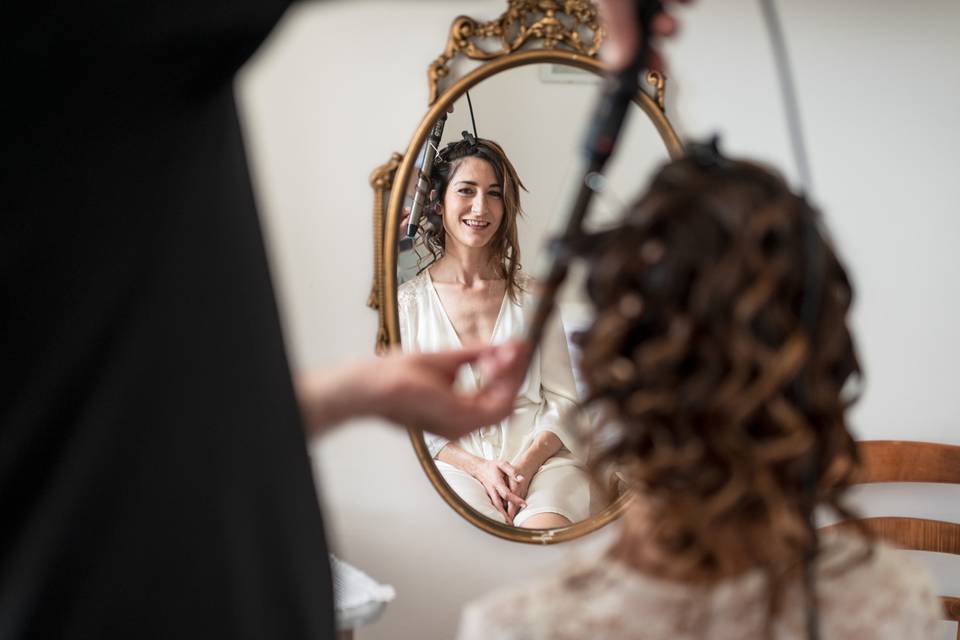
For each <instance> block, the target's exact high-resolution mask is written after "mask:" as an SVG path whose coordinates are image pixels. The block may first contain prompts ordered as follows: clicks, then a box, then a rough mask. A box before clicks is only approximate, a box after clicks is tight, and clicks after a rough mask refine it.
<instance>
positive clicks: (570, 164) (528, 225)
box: [397, 64, 669, 529]
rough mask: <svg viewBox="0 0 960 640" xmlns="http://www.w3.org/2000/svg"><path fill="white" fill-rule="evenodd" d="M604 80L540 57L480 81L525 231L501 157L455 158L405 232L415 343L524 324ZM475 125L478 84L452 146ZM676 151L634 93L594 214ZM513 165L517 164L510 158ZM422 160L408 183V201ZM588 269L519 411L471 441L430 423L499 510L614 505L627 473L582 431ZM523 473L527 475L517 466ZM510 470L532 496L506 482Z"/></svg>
mask: <svg viewBox="0 0 960 640" xmlns="http://www.w3.org/2000/svg"><path fill="white" fill-rule="evenodd" d="M599 82H600V78H599V76H597V75H595V74H593V73H591V72H588V71H583V70H580V69H578V68H575V67H569V66H565V65H560V64H534V65H528V66H523V67H517V68H513V69H509V70H507V71H504V72H501V73H498V74H496V75H494V76H491V77H490V78H487V79H486V80H484V81H482V82H480V83H479V84H477V85H475V86H474V87H472V88H471V89H470V90H469V98H470V102H472V105H473V114H474V118H475V122H476V133H477V135H478V137H479V138H481V139H489V140H492V141H494V142H496V143H497V144H498V145H499V146H500V147H501V148H502V150H503V152H504V154H505V156H506V158H507V159H508V160H509V164H510V165H512V166H513V168H514V169H515V171H516V175H517V176H518V177H519V180H520V182H522V184H523V186H524V187H525V190H520V191H519V204H520V208H521V209H522V215H519V216H516V218H515V219H516V239H515V242H509V234H506V235H507V236H508V238H507V240H508V241H503V240H499V239H498V238H499V237H500V236H498V232H500V231H501V226H504V225H507V227H505V228H508V225H509V219H510V218H511V217H513V216H512V214H511V211H513V209H514V207H513V206H512V205H511V201H512V199H511V197H510V195H509V187H507V188H506V189H505V188H504V187H505V186H506V185H504V179H502V178H499V177H498V175H497V173H498V170H497V169H495V168H493V167H492V166H491V163H490V162H489V161H487V160H484V159H483V158H482V157H479V158H478V157H468V158H466V159H463V160H459V161H457V160H456V159H454V160H453V161H450V162H446V163H445V164H446V165H447V166H448V167H449V175H448V182H447V185H446V186H445V188H441V191H442V193H439V192H438V191H437V189H432V191H433V197H432V198H431V200H433V201H434V203H436V204H439V206H437V207H436V209H431V208H430V207H428V208H427V210H426V211H425V213H424V215H423V216H422V220H421V225H420V233H419V234H418V236H417V238H416V240H414V241H413V243H412V246H410V245H409V243H406V244H404V243H402V244H401V247H400V250H399V251H398V259H397V269H398V273H397V281H398V284H399V291H398V307H397V308H398V314H399V315H398V318H399V324H400V331H401V344H402V347H403V349H404V350H405V351H436V350H441V349H448V348H457V347H461V346H471V345H474V344H478V343H480V344H482V343H486V342H488V341H489V342H492V343H499V342H503V341H506V340H507V339H510V338H514V337H520V336H522V335H523V334H524V330H525V324H526V322H527V320H528V318H529V316H530V315H532V312H533V307H534V306H535V302H536V284H535V282H536V277H537V275H538V274H539V273H543V272H544V271H545V270H546V268H547V267H548V266H549V260H548V257H549V251H548V248H547V247H548V240H549V238H551V237H554V236H556V235H557V233H558V232H559V230H560V229H561V228H562V226H563V224H564V216H565V215H566V211H567V210H568V209H569V207H570V206H571V202H572V198H573V196H574V194H575V193H576V189H577V187H578V184H577V183H576V181H577V180H579V179H580V175H579V174H580V173H581V172H582V167H581V161H582V160H581V159H582V157H583V154H582V151H581V148H582V144H583V137H584V134H585V126H586V123H587V122H588V119H589V117H590V114H591V113H592V111H593V108H594V107H595V101H596V99H597V92H598V84H599ZM463 131H467V132H470V133H472V132H473V125H472V123H471V114H470V108H469V106H468V99H467V96H466V95H464V96H461V97H460V98H459V99H458V100H457V101H456V102H455V103H454V108H453V112H452V113H450V114H449V115H448V118H447V122H446V125H445V127H444V133H443V139H442V143H441V144H440V145H439V148H440V149H441V150H442V149H444V148H445V147H446V145H447V144H448V143H450V142H455V141H459V140H463V135H462V132H463ZM461 146H462V145H461ZM431 153H434V154H436V150H431ZM420 157H422V152H421V156H420ZM442 157H451V158H452V157H454V155H453V154H452V153H448V154H446V155H445V156H442ZM434 158H437V156H436V155H434ZM668 158H669V154H668V152H667V147H666V145H665V144H664V142H663V140H662V139H661V137H660V134H659V133H658V131H657V129H656V128H655V127H654V125H653V123H652V121H651V120H650V119H649V118H648V117H647V115H646V114H645V113H644V112H643V111H642V110H641V109H640V108H639V107H637V106H634V107H633V109H632V112H631V114H630V116H629V119H628V121H627V125H626V128H625V131H624V132H623V134H622V135H621V138H620V141H619V143H618V148H617V151H616V155H615V156H614V158H613V159H612V160H611V162H610V163H609V165H608V168H607V171H606V180H605V184H604V186H603V190H602V193H600V194H599V195H597V196H596V197H595V198H594V201H593V204H592V206H591V211H590V213H589V217H588V224H587V226H588V228H591V229H597V228H602V227H603V226H605V225H609V224H610V223H611V222H613V221H615V220H616V219H617V218H618V217H619V216H620V215H621V213H622V210H623V208H624V207H625V206H626V205H627V204H628V203H629V202H630V201H631V199H632V198H633V196H634V195H635V194H637V193H638V192H639V191H640V190H641V189H642V188H643V187H644V186H645V184H646V182H647V180H648V179H649V177H650V176H651V175H652V173H653V171H654V170H655V169H656V168H657V167H658V166H659V165H661V164H662V163H663V162H664V161H666V160H667V159H668ZM438 163H439V164H444V163H443V161H442V159H441V160H440V161H438ZM418 164H419V157H418ZM499 172H500V173H501V174H506V175H509V170H508V169H505V168H503V167H502V166H501V168H500V169H499ZM416 173H417V172H414V176H413V178H412V179H411V183H410V184H409V185H407V198H406V205H407V206H408V207H409V206H410V204H411V202H412V200H413V195H414V192H415V186H416V185H415V182H416V178H417V176H416ZM434 175H435V176H436V175H437V171H436V168H435V170H434ZM507 182H509V181H507ZM432 186H433V187H436V186H438V185H437V184H434V185H432ZM431 214H432V215H431ZM404 228H405V227H404ZM501 235H503V234H501ZM399 236H400V237H402V236H403V232H401V233H400V234H399ZM441 237H442V239H440V240H438V238H441ZM430 238H433V240H432V241H431V240H430ZM498 243H503V244H502V245H501V244H498ZM504 245H505V246H507V247H512V249H511V251H514V252H515V253H516V254H517V257H518V262H519V265H520V267H519V269H518V271H517V272H516V274H515V276H514V277H513V278H512V284H513V286H510V285H509V284H508V283H510V282H511V278H510V277H509V276H508V272H509V269H508V268H505V267H499V268H498V266H497V265H503V264H507V265H508V264H509V260H506V262H505V259H504V256H503V253H504V251H503V250H501V251H500V252H497V250H496V249H495V248H494V247H496V246H504ZM494 255H495V256H497V257H491V256H494ZM507 255H512V254H510V253H507ZM505 272H507V273H506V274H505ZM504 275H507V276H508V277H504ZM575 280H576V278H572V279H568V284H567V286H565V287H564V291H563V293H562V294H561V296H560V304H559V311H560V313H559V314H555V317H554V320H553V322H552V323H551V324H552V326H551V327H549V328H548V333H547V335H546V337H545V339H544V342H543V343H542V345H541V349H540V350H539V353H538V354H537V355H536V356H535V357H534V362H533V364H532V366H531V369H530V371H529V372H528V374H527V378H526V380H525V382H524V384H523V386H522V387H521V390H520V394H519V396H518V398H517V402H516V407H515V410H514V413H513V415H512V416H511V417H509V418H508V419H506V420H504V421H503V422H502V423H501V424H498V425H485V426H482V427H481V428H479V429H478V430H477V431H476V432H474V433H472V434H470V435H468V436H466V437H464V438H462V439H460V440H459V441H457V442H447V441H446V440H443V439H442V438H439V437H436V436H432V435H430V434H425V436H424V437H425V441H426V445H427V447H428V449H429V452H430V455H431V456H433V463H434V464H435V465H436V467H437V469H438V471H439V472H440V474H441V475H442V476H443V478H444V479H445V481H446V482H447V484H448V485H449V487H450V488H451V489H452V490H453V491H454V492H456V493H457V495H459V496H460V497H461V498H462V499H463V500H464V501H465V502H466V503H467V504H469V505H470V506H471V507H472V508H473V509H474V510H476V511H477V512H478V513H480V514H481V515H483V516H485V517H487V518H490V519H491V520H493V521H495V522H500V523H503V524H507V525H512V526H517V527H524V528H536V529H541V528H556V527H561V526H567V525H569V524H573V523H576V522H579V521H582V520H584V519H587V518H590V517H591V516H593V515H596V514H598V513H600V512H601V511H603V510H604V508H606V507H607V505H608V504H609V503H610V501H611V500H612V499H613V498H615V497H616V495H617V491H616V487H617V485H618V483H617V479H616V474H614V473H609V474H606V475H605V476H604V477H601V478H600V479H599V482H594V481H591V480H590V475H589V474H588V472H587V470H586V464H585V463H586V459H587V456H588V455H589V452H588V451H586V450H585V447H584V446H583V445H582V444H580V438H579V435H580V434H581V433H582V430H583V429H584V428H588V427H589V425H590V424H591V420H592V417H591V416H590V415H588V414H587V412H585V411H583V410H582V409H580V407H579V403H580V401H581V400H582V399H583V397H584V388H583V385H582V382H581V379H580V376H579V375H578V370H577V350H576V347H575V345H574V343H573V342H572V340H571V337H572V336H573V334H574V333H575V332H576V331H578V330H579V329H581V328H583V327H584V326H586V325H587V324H588V323H589V322H590V319H591V318H590V311H589V305H587V304H586V302H585V301H584V300H583V299H582V294H580V293H579V292H581V291H582V287H580V286H576V283H575ZM481 375H482V372H480V371H476V370H474V369H473V368H471V367H464V369H463V370H461V371H460V373H459V376H458V384H460V385H462V386H463V387H464V388H475V387H476V386H478V385H480V384H482V380H481ZM504 463H507V464H504ZM507 465H510V466H507ZM512 469H516V473H514V475H511V473H512V471H511V470H512ZM516 474H519V475H520V476H522V477H523V479H521V480H519V481H518V480H516V477H515V475H516ZM498 484H500V485H501V486H505V487H507V488H508V489H510V490H511V491H512V493H513V494H514V495H516V496H517V497H518V498H520V499H522V503H519V504H517V503H518V502H519V501H518V500H516V499H514V498H513V497H512V496H507V498H506V499H504V497H503V496H502V495H498V489H497V488H496V485H498ZM512 504H513V506H511V505H512Z"/></svg>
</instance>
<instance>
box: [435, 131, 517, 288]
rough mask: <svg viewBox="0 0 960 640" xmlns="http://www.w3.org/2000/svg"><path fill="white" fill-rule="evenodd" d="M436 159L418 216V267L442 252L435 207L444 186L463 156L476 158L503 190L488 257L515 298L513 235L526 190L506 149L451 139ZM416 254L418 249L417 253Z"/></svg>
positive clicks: (473, 140)
mask: <svg viewBox="0 0 960 640" xmlns="http://www.w3.org/2000/svg"><path fill="white" fill-rule="evenodd" d="M439 155H440V158H439V159H438V161H437V162H436V163H434V165H433V170H432V171H431V173H430V188H431V198H430V202H429V203H428V207H427V209H428V215H426V216H423V217H422V218H421V223H420V233H419V234H418V236H419V241H420V243H419V245H418V246H420V247H424V248H425V249H426V250H427V252H428V253H427V254H426V255H424V254H419V255H420V256H421V259H420V261H419V270H420V271H421V272H422V271H423V270H425V269H428V268H429V267H430V265H431V264H433V263H434V262H436V261H437V260H439V259H440V258H441V257H442V256H443V254H444V251H445V243H446V234H445V233H444V229H443V223H442V221H440V220H439V216H438V214H437V213H436V210H437V206H438V205H439V204H441V203H442V202H443V198H444V196H445V195H446V193H447V186H448V185H449V184H450V180H451V179H452V178H453V176H454V175H455V174H456V172H457V169H458V168H459V166H460V164H461V163H462V162H463V160H464V158H480V159H481V160H485V161H486V162H488V163H489V164H490V166H491V167H492V168H493V172H494V175H496V177H497V183H498V185H499V186H500V189H501V192H502V193H503V220H502V221H501V223H500V227H499V228H498V229H497V232H496V233H495V234H494V236H493V238H492V239H491V240H490V260H491V262H492V265H493V267H494V269H495V271H496V273H497V275H498V276H499V277H500V278H501V279H503V280H505V281H506V283H507V294H508V295H509V296H510V299H511V300H513V301H514V302H516V301H517V291H518V290H519V285H518V284H517V273H518V272H519V271H520V240H519V238H518V234H517V220H518V218H519V217H520V216H522V215H523V209H522V208H521V206H520V190H521V189H523V190H524V191H526V187H524V186H523V182H521V181H520V176H518V175H517V170H516V169H515V168H514V166H513V164H512V163H511V162H510V159H509V158H507V154H506V152H505V151H504V150H503V147H501V146H500V145H499V144H497V143H496V142H494V141H493V140H487V139H485V138H472V137H471V138H470V139H464V140H457V141H456V142H451V143H450V144H448V145H447V146H446V147H444V148H443V150H442V151H440V154H439ZM418 253H419V252H418Z"/></svg>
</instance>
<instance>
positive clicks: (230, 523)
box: [0, 0, 334, 638]
mask: <svg viewBox="0 0 960 640" xmlns="http://www.w3.org/2000/svg"><path fill="white" fill-rule="evenodd" d="M286 6H287V5H286V3H284V2H270V1H257V2H252V1H249V0H239V1H238V0H231V1H230V2H222V1H220V2H202V3H197V2H178V1H176V0H174V2H157V3H140V2H114V3H104V2H93V3H90V2H74V3H55V4H54V5H49V4H46V3H35V4H34V3H23V4H20V5H18V6H17V7H16V8H14V9H13V14H12V15H11V14H10V13H7V15H5V17H4V34H3V37H2V45H0V46H2V50H3V56H2V59H3V66H4V74H3V83H4V85H5V91H4V94H5V96H6V97H5V98H4V103H5V104H4V109H3V112H4V114H3V117H2V120H0V121H2V127H3V134H2V136H0V139H2V145H3V152H2V158H3V163H2V164H3V168H2V172H3V174H2V175H3V177H2V183H0V184H2V188H0V194H2V196H0V197H2V198H3V203H4V204H3V208H2V218H0V282H2V285H0V286H2V292H3V293H2V299H3V306H4V309H3V313H2V318H3V325H2V328H3V330H2V335H0V344H2V347H0V354H2V355H0V357H2V360H3V364H2V366H3V369H4V371H5V376H4V377H5V380H6V382H5V384H4V385H3V387H2V389H0V514H2V515H0V521H2V523H3V524H2V525H0V638H20V637H23V638H27V637H29V638H40V637H62V638H111V637H116V638H191V637H196V638H228V637H229V638H320V637H331V636H332V635H333V633H334V631H333V628H334V622H333V608H332V591H331V582H330V570H329V565H328V560H327V553H326V548H325V543H324V529H323V523H322V521H321V516H320V510H319V508H318V505H317V496H316V494H315V491H314V486H313V481H312V478H311V473H310V467H309V464H308V459H307V453H306V448H305V446H304V432H303V428H302V426H301V422H300V417H299V413H298V409H297V406H296V403H295V400H294V393H293V389H292V385H291V379H290V372H289V368H288V364H287V362H286V359H285V355H284V348H283V344H282V339H281V334H280V327H279V324H278V319H277V313H276V304H275V302H274V294H273V291H272V289H271V283H270V278H269V276H268V273H267V266H266V262H265V258H264V248H263V241H262V238H261V234H260V229H259V223H258V219H257V213H256V211H255V209H254V204H253V198H252V195H251V190H250V182H249V179H248V175H247V166H246V164H245V160H244V150H243V142H242V140H241V137H240V128H239V126H238V122H237V116H236V110H235V103H234V94H233V77H234V73H235V72H236V71H237V69H238V68H239V67H240V66H241V65H242V64H243V63H244V61H245V60H247V58H248V57H249V56H250V55H251V54H252V53H253V52H254V51H255V50H256V48H257V47H258V46H259V45H260V43H261V41H262V40H263V39H264V38H265V37H266V35H267V34H268V33H269V32H270V30H271V28H272V27H273V25H274V24H275V23H276V22H277V20H278V19H279V18H280V16H281V15H282V14H283V12H284V10H285V9H286Z"/></svg>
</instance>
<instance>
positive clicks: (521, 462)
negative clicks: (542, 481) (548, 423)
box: [507, 431, 563, 523]
mask: <svg viewBox="0 0 960 640" xmlns="http://www.w3.org/2000/svg"><path fill="white" fill-rule="evenodd" d="M562 448H563V441H561V440H560V438H558V437H557V434H555V433H553V432H552V431H541V432H540V433H538V434H537V435H536V437H535V438H534V439H533V441H532V442H531V443H530V445H529V446H528V447H527V448H526V449H524V450H523V453H521V454H520V455H519V456H518V457H517V459H516V460H515V461H514V464H513V466H514V468H515V469H516V470H517V473H515V474H514V477H513V478H511V481H510V484H509V489H510V491H511V492H512V493H513V494H514V495H517V496H520V497H521V498H524V499H526V497H527V493H528V492H529V491H530V482H531V481H532V480H533V477H534V476H535V475H536V474H537V472H538V471H540V467H542V466H543V465H544V463H546V461H547V460H549V459H550V458H552V457H553V456H554V455H555V454H556V453H557V452H558V451H560V449H562ZM514 507H515V505H514V504H512V503H511V504H508V505H507V517H508V518H509V520H510V522H511V523H512V522H513V519H514V517H516V515H517V512H519V511H520V509H516V508H514ZM511 509H512V511H511Z"/></svg>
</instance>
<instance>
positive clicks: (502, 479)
mask: <svg viewBox="0 0 960 640" xmlns="http://www.w3.org/2000/svg"><path fill="white" fill-rule="evenodd" d="M470 475H472V476H473V477H474V478H476V479H477V481H478V482H479V483H480V484H482V485H483V488H484V490H485V491H486V492H487V497H489V498H490V502H491V503H492V504H493V506H494V507H495V508H496V509H497V511H499V512H500V515H502V516H503V518H504V520H506V522H507V524H513V515H516V513H517V512H518V511H519V510H520V509H522V508H524V507H525V506H527V503H526V502H525V501H524V500H523V498H522V497H520V496H519V495H517V494H516V493H514V492H513V491H511V490H510V484H511V481H512V482H516V478H517V476H518V474H517V470H516V469H514V468H513V467H512V466H511V465H510V463H509V462H504V461H503V460H483V459H481V458H478V459H477V462H476V464H475V466H474V467H473V468H472V469H471V470H470ZM511 513H512V514H513V515H510V514H511Z"/></svg>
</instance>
